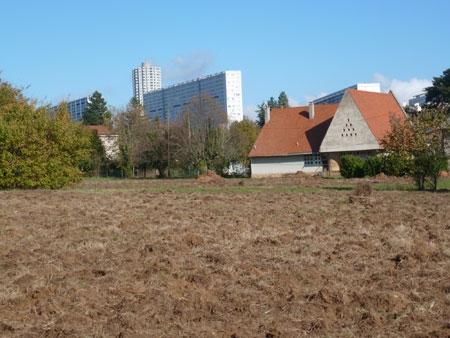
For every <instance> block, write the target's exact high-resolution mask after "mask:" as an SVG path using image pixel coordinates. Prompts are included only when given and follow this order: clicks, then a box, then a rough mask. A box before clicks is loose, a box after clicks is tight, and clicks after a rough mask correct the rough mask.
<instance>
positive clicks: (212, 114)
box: [112, 93, 259, 177]
mask: <svg viewBox="0 0 450 338" xmlns="http://www.w3.org/2000/svg"><path fill="white" fill-rule="evenodd" d="M112 124H113V125H114V126H115V128H116V131H117V133H118V135H119V148H120V159H119V161H118V163H117V166H118V167H119V168H120V169H121V170H122V171H123V172H124V173H125V175H126V176H129V177H130V176H134V175H136V174H137V173H139V175H140V176H144V177H146V176H147V175H152V174H154V173H155V174H156V175H157V176H158V177H172V176H179V177H188V176H193V175H196V174H198V173H204V172H206V171H207V170H212V171H215V172H217V173H219V174H224V175H226V174H232V173H228V172H227V171H226V170H225V169H226V168H228V167H229V165H230V164H231V163H240V164H242V165H243V166H245V167H249V166H250V160H249V158H248V154H249V153H250V150H251V147H252V146H253V144H254V142H255V141H256V138H257V136H258V134H259V127H258V126H257V125H256V124H255V123H254V122H253V121H250V120H249V119H246V118H245V119H244V120H243V121H240V122H233V123H231V124H229V123H228V120H227V114H226V111H225V110H224V109H223V108H222V107H221V106H220V105H219V103H218V101H217V100H216V99H214V98H213V97H211V96H210V95H208V94H206V93H201V94H200V95H199V96H194V97H193V98H191V100H190V101H188V102H187V104H186V105H185V106H184V108H183V110H182V111H181V113H180V114H179V116H177V117H176V118H175V119H174V120H167V121H162V120H160V119H159V118H156V119H154V120H151V119H150V118H149V116H148V115H147V114H146V113H145V110H144V107H142V106H141V105H140V104H139V102H138V101H137V100H136V99H132V100H131V101H130V103H129V104H128V105H127V107H126V109H125V110H123V111H119V112H118V113H117V114H116V115H115V117H114V119H113V123H112ZM149 170H152V172H151V173H149ZM224 170H225V171H224Z"/></svg>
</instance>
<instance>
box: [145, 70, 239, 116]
mask: <svg viewBox="0 0 450 338" xmlns="http://www.w3.org/2000/svg"><path fill="white" fill-rule="evenodd" d="M200 93H207V94H209V95H210V96H211V97H213V98H215V99H216V100H217V102H218V103H219V105H220V106H221V107H222V108H223V109H224V110H225V111H226V113H227V118H228V121H229V122H234V121H242V120H243V118H244V113H243V107H242V79H241V71H239V70H227V71H224V72H221V73H217V74H214V75H209V76H205V77H201V78H198V79H195V80H192V81H187V82H183V83H180V84H176V85H173V86H169V87H166V88H163V89H159V90H155V91H152V92H148V93H145V94H144V108H145V110H146V111H147V113H148V114H149V116H150V118H151V119H155V118H156V117H158V118H159V119H161V120H174V119H176V118H177V117H178V115H179V114H180V113H181V111H182V110H183V107H184V106H185V105H186V104H187V103H188V102H189V101H190V100H191V99H192V98H193V97H196V96H199V95H200Z"/></svg>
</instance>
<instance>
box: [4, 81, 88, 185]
mask: <svg viewBox="0 0 450 338" xmlns="http://www.w3.org/2000/svg"><path fill="white" fill-rule="evenodd" d="M90 147H91V143H90V131H89V130H86V128H85V127H84V126H83V125H82V124H80V123H76V122H73V121H72V120H71V119H70V114H69V112H68V110H67V105H66V104H61V105H59V106H58V107H57V109H56V110H55V111H53V110H52V109H51V108H50V107H48V106H45V107H38V108H37V107H36V106H35V102H33V101H29V100H28V99H26V98H25V97H24V96H23V94H22V92H21V90H19V89H16V88H13V87H12V86H11V85H10V84H8V83H6V82H2V81H1V79H0V187H1V188H26V189H29V188H59V187H62V186H65V185H70V184H72V183H74V182H77V181H78V180H80V179H81V178H82V175H83V173H82V171H81V169H80V166H81V165H82V163H83V162H85V161H86V160H87V159H88V158H89V153H90Z"/></svg>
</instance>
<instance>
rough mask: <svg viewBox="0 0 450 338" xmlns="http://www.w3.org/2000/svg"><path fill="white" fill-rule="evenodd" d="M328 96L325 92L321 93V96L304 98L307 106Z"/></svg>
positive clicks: (306, 96)
mask: <svg viewBox="0 0 450 338" xmlns="http://www.w3.org/2000/svg"><path fill="white" fill-rule="evenodd" d="M326 95H328V94H327V93H325V92H320V93H319V94H316V95H305V96H304V97H303V98H304V99H305V102H306V104H309V103H310V102H311V101H314V100H317V99H320V98H321V97H324V96H326Z"/></svg>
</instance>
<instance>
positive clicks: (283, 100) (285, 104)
mask: <svg viewBox="0 0 450 338" xmlns="http://www.w3.org/2000/svg"><path fill="white" fill-rule="evenodd" d="M278 108H289V99H288V97H287V95H286V93H285V92H284V91H283V92H281V93H280V95H279V96H278Z"/></svg>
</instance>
